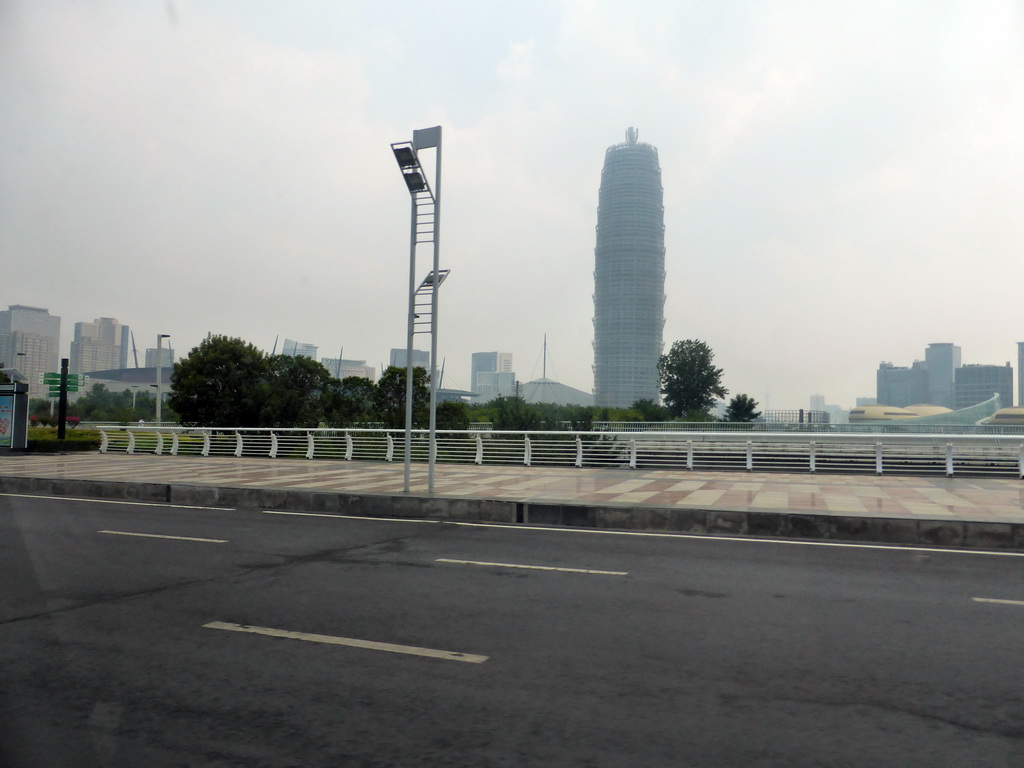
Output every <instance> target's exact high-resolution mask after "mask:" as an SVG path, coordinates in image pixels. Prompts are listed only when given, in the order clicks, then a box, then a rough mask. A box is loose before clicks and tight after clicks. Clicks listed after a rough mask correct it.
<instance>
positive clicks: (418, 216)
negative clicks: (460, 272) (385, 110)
mask: <svg viewBox="0 0 1024 768" xmlns="http://www.w3.org/2000/svg"><path fill="white" fill-rule="evenodd" d="M421 149H434V150H435V166H434V190H431V188H430V184H429V183H428V182H427V179H426V176H425V172H424V170H423V167H422V166H421V165H420V161H419V156H418V154H417V153H418V152H419V150H421ZM391 150H392V151H393V152H394V153H395V159H396V160H397V161H398V167H399V168H400V169H401V171H402V178H403V179H404V181H405V183H406V186H407V187H408V188H409V195H410V200H411V213H410V219H411V221H410V233H409V317H408V325H407V331H408V332H407V337H406V347H405V355H406V359H405V469H404V481H403V489H404V491H405V492H406V493H408V492H409V487H410V475H411V464H412V417H413V393H414V387H413V371H414V365H413V359H412V355H413V346H414V345H413V336H414V335H415V334H416V332H417V331H416V327H417V326H418V325H420V326H422V325H426V324H427V322H426V321H425V320H424V319H423V317H422V314H425V313H426V311H427V310H426V306H428V305H427V304H426V299H427V296H426V294H428V293H429V294H430V296H429V300H430V304H429V307H430V321H429V326H430V331H429V333H430V339H431V340H430V366H431V374H430V436H429V441H428V459H427V462H428V470H427V488H428V491H429V492H430V493H433V491H434V464H435V461H436V458H437V434H436V431H437V430H436V428H437V313H438V295H437V292H438V288H439V287H440V285H441V283H442V282H444V279H445V277H447V275H448V272H447V270H446V271H444V272H442V271H441V270H440V268H439V267H440V217H441V208H440V203H441V200H440V188H441V126H439V125H436V126H434V127H433V128H423V129H420V130H416V131H413V134H412V141H402V142H396V143H394V144H392V145H391ZM427 243H432V244H433V251H434V252H433V269H432V270H431V272H430V274H429V275H428V276H427V277H426V278H425V279H424V280H423V281H422V282H420V283H419V285H417V283H416V246H417V245H425V244H427ZM418 297H419V298H420V303H417V298H418ZM417 309H419V310H420V314H417ZM421 332H422V331H421Z"/></svg>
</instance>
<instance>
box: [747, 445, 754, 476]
mask: <svg viewBox="0 0 1024 768" xmlns="http://www.w3.org/2000/svg"><path fill="white" fill-rule="evenodd" d="M753 469H754V442H753V441H752V440H747V472H751V471H752V470H753Z"/></svg>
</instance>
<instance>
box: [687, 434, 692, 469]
mask: <svg viewBox="0 0 1024 768" xmlns="http://www.w3.org/2000/svg"><path fill="white" fill-rule="evenodd" d="M686 468H687V469H693V440H687V441H686Z"/></svg>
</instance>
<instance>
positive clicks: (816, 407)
mask: <svg viewBox="0 0 1024 768" xmlns="http://www.w3.org/2000/svg"><path fill="white" fill-rule="evenodd" d="M811 410H812V411H824V410H825V396H824V395H811Z"/></svg>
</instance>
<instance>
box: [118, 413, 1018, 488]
mask: <svg viewBox="0 0 1024 768" xmlns="http://www.w3.org/2000/svg"><path fill="white" fill-rule="evenodd" d="M99 431H100V434H101V444H100V451H101V452H102V453H135V454H139V453H149V454H156V455H181V456H186V455H189V456H225V457H243V456H263V457H270V458H293V459H301V458H305V459H335V460H339V461H384V462H391V461H401V460H402V457H403V451H402V446H403V445H404V432H403V431H402V430H387V429H231V428H187V427H153V426H110V427H108V426H104V427H100V428H99ZM427 443H428V434H427V430H413V442H412V459H413V461H417V462H423V461H426V460H427ZM437 461H438V462H447V463H456V464H511V465H520V466H549V467H621V468H629V469H638V468H640V469H671V470H700V469H704V470H716V471H721V470H737V471H746V472H751V471H778V472H858V473H869V474H879V475H880V474H893V473H902V474H916V475H921V474H940V475H946V476H950V477H952V476H954V475H965V474H967V475H982V474H984V475H999V476H1009V477H1017V478H1024V436H1021V435H989V436H980V435H944V434H943V435H940V434H932V435H919V434H856V433H846V434H843V433H837V434H821V433H793V432H774V433H773V432H751V431H745V430H744V431H732V432H725V431H715V432H543V431H540V432H532V431H531V432H512V431H497V430H438V431H437Z"/></svg>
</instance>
